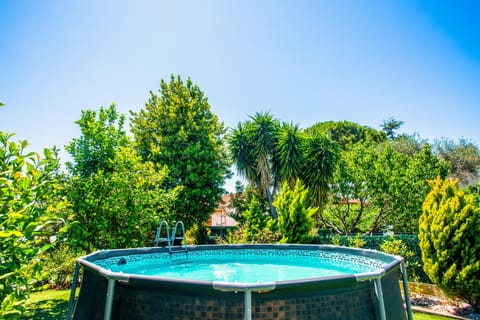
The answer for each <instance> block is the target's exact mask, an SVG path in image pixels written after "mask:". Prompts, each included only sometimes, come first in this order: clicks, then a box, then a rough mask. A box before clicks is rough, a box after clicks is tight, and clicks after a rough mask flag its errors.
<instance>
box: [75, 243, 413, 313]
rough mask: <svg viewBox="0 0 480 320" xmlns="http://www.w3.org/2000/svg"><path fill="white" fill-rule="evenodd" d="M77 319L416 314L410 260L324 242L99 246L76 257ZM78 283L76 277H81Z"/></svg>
mask: <svg viewBox="0 0 480 320" xmlns="http://www.w3.org/2000/svg"><path fill="white" fill-rule="evenodd" d="M80 267H83V278H82V282H81V283H82V284H81V289H80V293H79V296H78V299H77V301H76V303H74V294H73V293H74V289H75V288H72V295H71V299H70V300H71V301H70V306H69V315H68V317H69V318H71V317H73V319H166V320H167V319H173V320H177V319H178V320H180V319H182V320H183V319H189V320H190V319H199V320H200V319H202V320H203V319H262V320H266V319H328V320H335V319H355V320H362V319H365V320H367V319H369V320H370V319H382V320H384V319H388V320H397V319H398V320H405V319H407V318H408V319H412V318H411V310H410V305H409V303H408V290H407V291H406V295H407V299H406V301H407V311H405V308H404V303H403V299H402V295H401V290H400V286H399V281H398V280H399V274H401V275H402V276H403V280H404V287H405V283H406V272H405V267H404V264H403V259H402V258H400V257H396V256H391V255H387V254H384V253H381V252H377V251H372V250H361V249H352V248H344V247H334V246H320V245H226V246H218V245H209V246H190V247H188V248H187V250H181V251H173V252H171V250H169V248H161V247H153V248H137V249H122V250H106V251H99V252H95V253H93V254H90V255H88V256H85V257H82V258H80V259H78V261H77V268H76V270H75V271H76V272H75V278H77V275H78V271H79V269H80ZM75 282H76V281H75Z"/></svg>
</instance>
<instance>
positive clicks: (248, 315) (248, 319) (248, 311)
mask: <svg viewBox="0 0 480 320" xmlns="http://www.w3.org/2000/svg"><path fill="white" fill-rule="evenodd" d="M244 304H245V305H244V308H245V311H244V316H243V318H244V319H245V320H252V291H251V290H246V291H245V303H244Z"/></svg>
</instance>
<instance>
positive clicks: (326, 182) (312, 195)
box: [301, 133, 339, 221]
mask: <svg viewBox="0 0 480 320" xmlns="http://www.w3.org/2000/svg"><path fill="white" fill-rule="evenodd" d="M302 148H303V157H302V162H301V163H302V170H301V172H302V174H301V180H302V183H303V184H304V185H305V186H306V187H307V188H308V196H309V200H310V201H309V204H310V206H312V207H318V210H317V214H316V217H315V218H316V221H318V219H319V218H320V216H321V211H322V210H323V208H324V207H325V204H326V200H327V193H328V191H329V188H330V182H331V181H332V180H333V174H334V171H335V168H336V166H337V161H338V156H339V150H338V145H337V144H336V143H335V142H334V141H332V140H330V139H329V138H328V137H327V136H325V135H323V134H320V133H314V134H313V135H311V136H308V137H306V139H305V140H304V144H303V146H302Z"/></svg>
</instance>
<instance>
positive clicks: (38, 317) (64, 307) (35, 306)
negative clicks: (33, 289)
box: [27, 300, 68, 320]
mask: <svg viewBox="0 0 480 320" xmlns="http://www.w3.org/2000/svg"><path fill="white" fill-rule="evenodd" d="M67 311H68V301H65V300H43V301H38V302H35V303H30V304H29V305H28V306H27V312H28V314H29V316H28V319H35V320H53V319H65V318H66V316H67Z"/></svg>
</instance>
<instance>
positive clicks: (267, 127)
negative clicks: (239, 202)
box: [228, 112, 338, 219]
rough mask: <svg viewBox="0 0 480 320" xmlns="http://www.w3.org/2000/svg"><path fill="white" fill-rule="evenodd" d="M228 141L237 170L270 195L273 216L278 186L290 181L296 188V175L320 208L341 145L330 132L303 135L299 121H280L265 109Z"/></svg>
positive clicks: (243, 125) (275, 216) (313, 201)
mask: <svg viewBox="0 0 480 320" xmlns="http://www.w3.org/2000/svg"><path fill="white" fill-rule="evenodd" d="M228 144H229V148H230V154H231V156H232V158H233V161H234V164H235V166H236V168H237V172H238V174H239V175H241V176H242V177H244V178H245V179H247V180H248V182H249V183H250V184H251V185H252V186H253V187H254V188H255V189H256V190H257V193H258V195H260V196H261V197H263V198H264V199H267V201H268V203H269V206H270V213H271V215H272V218H275V219H276V218H277V212H276V210H275V208H274V206H273V204H272V202H273V196H274V195H275V193H276V192H277V189H278V187H279V186H280V185H281V183H282V182H284V181H287V182H288V183H289V185H290V186H291V188H293V187H294V186H295V182H296V180H297V179H301V181H302V183H303V184H304V185H305V186H306V187H307V188H308V189H309V195H310V201H311V206H313V207H318V208H319V212H321V210H322V209H323V206H324V204H325V200H326V195H327V192H328V184H329V182H330V181H331V180H332V178H333V171H334V168H335V165H336V162H337V158H338V146H337V144H336V143H335V142H333V141H331V140H330V139H329V138H328V137H327V136H325V135H323V134H320V133H313V134H312V135H308V136H307V135H304V134H303V133H302V132H301V130H300V129H299V127H298V125H292V124H287V123H283V124H282V125H280V123H279V121H278V120H276V119H275V118H274V117H273V116H272V115H271V114H270V113H268V112H264V113H256V114H255V115H254V116H252V117H250V120H249V121H246V122H244V123H239V124H238V125H237V127H236V128H235V129H234V130H233V131H232V133H231V134H230V135H229V137H228ZM317 217H318V216H317Z"/></svg>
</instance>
